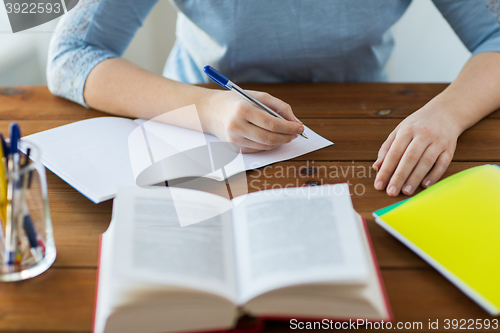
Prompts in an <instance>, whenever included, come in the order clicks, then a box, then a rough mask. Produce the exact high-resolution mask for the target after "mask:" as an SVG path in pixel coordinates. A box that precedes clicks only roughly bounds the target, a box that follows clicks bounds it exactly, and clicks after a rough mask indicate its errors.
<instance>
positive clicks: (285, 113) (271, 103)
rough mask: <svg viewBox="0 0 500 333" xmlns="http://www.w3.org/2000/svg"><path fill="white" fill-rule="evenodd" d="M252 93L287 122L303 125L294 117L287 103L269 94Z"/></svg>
mask: <svg viewBox="0 0 500 333" xmlns="http://www.w3.org/2000/svg"><path fill="white" fill-rule="evenodd" d="M250 93H251V94H252V95H253V96H254V97H255V98H257V99H258V100H259V101H261V102H262V103H264V104H265V105H266V106H268V107H270V108H271V109H272V110H274V111H276V112H277V113H278V114H279V115H280V116H282V117H283V118H285V119H286V120H289V121H294V122H297V123H299V124H302V122H301V121H300V120H299V119H298V118H297V117H296V116H295V115H294V113H293V111H292V107H291V106H290V104H288V103H285V102H283V101H282V100H281V99H279V98H276V97H274V96H272V95H270V94H268V93H263V92H259V91H251V92H250Z"/></svg>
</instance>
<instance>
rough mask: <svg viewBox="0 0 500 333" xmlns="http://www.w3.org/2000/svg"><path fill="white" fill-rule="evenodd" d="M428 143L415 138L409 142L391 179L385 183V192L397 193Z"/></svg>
mask: <svg viewBox="0 0 500 333" xmlns="http://www.w3.org/2000/svg"><path fill="white" fill-rule="evenodd" d="M429 144H430V143H429V142H425V141H422V140H416V139H414V140H412V141H411V142H410V144H409V145H408V147H407V148H406V150H405V152H404V154H403V156H402V157H401V160H400V161H399V162H398V165H397V167H396V170H395V171H394V174H392V176H391V179H390V180H389V184H388V185H387V194H389V195H390V196H396V195H398V194H399V192H400V191H401V189H402V188H403V185H404V183H405V182H406V180H407V179H408V177H409V176H410V174H411V173H412V171H413V169H414V168H415V166H416V165H417V163H418V162H419V160H420V158H421V157H422V154H423V153H424V151H425V150H426V148H427V147H428V146H429Z"/></svg>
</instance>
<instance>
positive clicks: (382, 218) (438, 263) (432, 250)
mask: <svg viewBox="0 0 500 333" xmlns="http://www.w3.org/2000/svg"><path fill="white" fill-rule="evenodd" d="M373 215H374V216H375V221H376V222H377V223H379V224H380V225H381V226H382V227H383V228H385V229H386V230H387V231H388V232H389V233H391V234H392V235H394V236H395V237H396V238H398V239H399V240H400V241H401V242H403V243H404V244H406V245H407V246H408V247H409V248H410V249H412V250H413V251H415V252H416V253H417V254H418V255H419V256H421V257H422V258H423V259H424V260H426V261H427V262H428V263H429V264H430V265H432V266H433V267H434V268H436V269H437V270H438V271H439V272H441V274H443V275H444V276H445V277H446V278H448V279H449V280H450V281H451V282H452V283H454V284H455V285H456V286H457V287H458V288H460V289H461V290H462V291H463V292H464V293H465V294H467V295H468V296H469V297H470V298H472V299H473V300H474V301H476V302H477V303H478V304H479V305H480V306H482V307H483V308H484V309H485V310H486V311H488V312H489V313H490V314H492V315H498V314H500V218H499V216H500V167H498V166H496V165H483V166H479V167H475V168H471V169H468V170H465V171H462V172H460V173H457V174H455V175H453V176H451V177H448V178H446V179H445V180H443V181H441V182H439V183H437V184H435V185H434V186H432V187H430V188H429V189H427V190H425V191H422V192H421V193H419V194H418V195H416V196H414V197H412V198H411V199H408V200H405V201H402V202H400V203H397V204H394V205H392V206H389V207H386V208H383V209H381V210H378V211H376V212H374V213H373Z"/></svg>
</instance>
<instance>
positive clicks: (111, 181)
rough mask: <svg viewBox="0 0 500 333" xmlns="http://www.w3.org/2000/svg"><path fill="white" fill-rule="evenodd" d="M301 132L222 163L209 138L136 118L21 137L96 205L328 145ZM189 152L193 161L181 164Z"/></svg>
mask: <svg viewBox="0 0 500 333" xmlns="http://www.w3.org/2000/svg"><path fill="white" fill-rule="evenodd" d="M304 133H305V134H306V135H307V136H308V137H309V140H306V139H304V138H302V137H299V138H297V139H295V140H294V141H292V142H290V143H288V144H285V145H283V146H280V147H278V148H276V149H273V150H270V151H263V152H259V153H254V154H238V153H236V154H233V155H231V154H229V156H230V157H231V158H232V160H231V161H228V163H227V165H224V166H223V167H221V166H220V165H219V166H218V165H214V163H213V159H212V157H213V156H212V155H211V154H212V153H213V152H214V151H221V149H226V151H228V150H229V149H227V148H221V146H222V145H223V144H222V143H220V141H219V139H217V138H216V137H215V136H213V135H210V134H204V133H201V132H198V131H194V130H189V129H185V128H181V127H176V126H171V125H167V124H164V123H159V122H153V121H148V122H146V121H145V120H141V119H136V120H131V119H126V118H119V117H102V118H93V119H88V120H82V121H78V122H75V123H72V124H68V125H64V126H61V127H57V128H54V129H50V130H47V131H44V132H40V133H36V134H33V135H30V136H27V137H24V138H23V140H26V141H29V142H31V143H34V144H36V145H37V146H38V147H39V148H40V149H41V151H42V162H43V164H44V165H45V166H46V167H47V168H48V169H49V170H51V171H52V172H54V173H55V174H56V175H58V176H59V177H61V178H62V179H63V180H64V181H66V182H67V183H68V184H69V185H71V186H73V187H74V188H75V189H76V190H77V191H79V192H80V193H82V194H83V195H85V196H86V197H87V198H89V199H90V200H92V201H93V202H95V203H99V202H101V201H104V200H108V199H111V198H113V197H114V196H115V195H116V192H117V189H118V187H119V186H125V185H140V186H144V185H152V184H155V183H159V182H161V181H163V180H171V179H177V178H184V177H209V178H213V179H216V180H224V179H225V178H227V177H230V176H232V175H234V174H237V173H239V172H242V171H245V170H251V169H256V168H259V167H262V166H265V165H269V164H271V163H275V162H279V161H284V160H287V159H291V158H294V157H297V156H300V155H303V154H306V153H309V152H311V151H314V150H317V149H320V148H324V147H327V146H329V145H331V144H333V143H332V142H330V141H328V140H326V139H325V138H323V137H321V136H320V135H318V134H316V133H314V132H313V131H312V130H310V129H309V128H307V127H305V131H304ZM217 144H219V146H217V147H216V145H217ZM204 147H210V149H205V148H204ZM214 147H215V148H214ZM179 152H186V153H181V154H180V153H179ZM205 155H206V156H205ZM209 155H210V156H209ZM193 156H195V159H196V162H194V163H190V162H187V160H192V158H193ZM200 156H201V157H200ZM169 157H171V158H170V159H169ZM205 157H206V158H205ZM179 159H181V160H179ZM226 159H227V158H226ZM200 160H203V161H207V163H202V162H200ZM164 161H168V162H165V163H160V162H164ZM210 162H212V163H210ZM186 166H187V167H186ZM145 171H152V172H149V173H148V172H145Z"/></svg>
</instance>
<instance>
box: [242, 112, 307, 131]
mask: <svg viewBox="0 0 500 333" xmlns="http://www.w3.org/2000/svg"><path fill="white" fill-rule="evenodd" d="M245 119H246V120H247V121H248V122H250V123H252V124H254V125H256V126H258V127H260V128H262V129H265V130H267V131H269V132H273V133H282V134H291V135H295V134H300V133H302V132H304V126H303V125H301V124H299V123H297V122H294V121H288V120H283V119H280V118H277V117H274V116H272V115H270V114H269V113H267V112H264V111H262V110H258V109H256V108H254V109H252V110H249V112H247V114H246V116H245Z"/></svg>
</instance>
